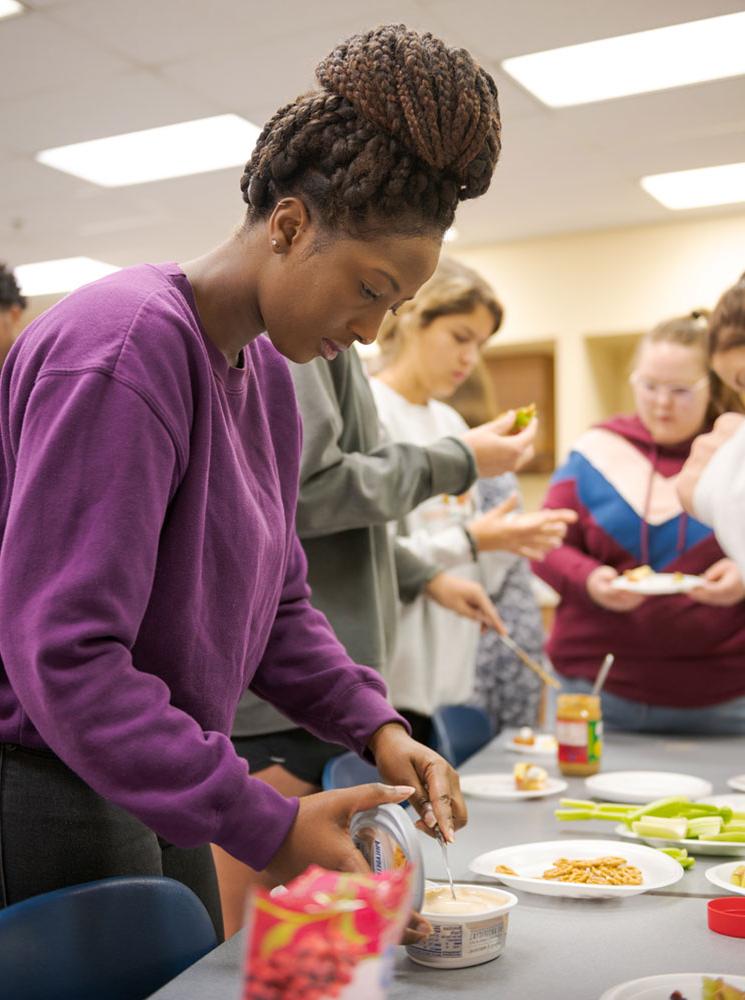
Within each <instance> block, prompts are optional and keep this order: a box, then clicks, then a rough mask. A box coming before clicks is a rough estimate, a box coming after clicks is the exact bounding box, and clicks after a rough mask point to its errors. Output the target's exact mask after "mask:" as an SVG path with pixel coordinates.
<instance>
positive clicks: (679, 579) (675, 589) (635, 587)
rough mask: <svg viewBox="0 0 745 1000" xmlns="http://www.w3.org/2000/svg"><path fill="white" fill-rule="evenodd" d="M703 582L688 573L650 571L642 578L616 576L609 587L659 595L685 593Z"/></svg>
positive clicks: (645, 594)
mask: <svg viewBox="0 0 745 1000" xmlns="http://www.w3.org/2000/svg"><path fill="white" fill-rule="evenodd" d="M703 582H704V581H703V580H702V578H701V577H700V576H691V575H690V574H689V573H683V574H678V573H652V575H651V576H645V577H644V579H642V580H629V578H628V577H627V576H623V575H622V576H617V577H616V578H615V580H613V582H612V583H611V587H613V589H614V590H627V591H628V592H629V593H631V594H644V596H645V597H661V596H663V595H665V594H687V593H688V591H689V590H693V589H694V588H695V587H700V586H701V584H702V583H703Z"/></svg>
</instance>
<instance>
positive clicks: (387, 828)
mask: <svg viewBox="0 0 745 1000" xmlns="http://www.w3.org/2000/svg"><path fill="white" fill-rule="evenodd" d="M349 834H350V836H351V838H352V841H353V842H354V846H355V847H356V848H357V849H358V850H359V851H361V852H362V855H363V856H364V858H365V860H366V861H367V863H368V864H369V865H370V868H371V869H372V871H374V872H382V871H386V870H387V869H396V868H401V867H403V866H404V865H406V864H409V865H411V866H412V868H413V875H412V900H411V901H412V905H413V907H414V909H415V910H419V909H420V908H421V905H422V900H423V899H424V865H423V862H422V849H421V847H420V846H419V841H418V839H417V831H416V828H415V827H414V824H413V823H412V822H411V819H410V817H409V814H408V813H407V812H406V810H405V809H402V808H401V806H398V805H390V804H385V805H381V806H378V807H377V808H376V809H368V810H367V812H360V813H355V814H354V816H353V817H352V821H351V823H350V824H349Z"/></svg>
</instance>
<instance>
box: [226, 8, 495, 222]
mask: <svg viewBox="0 0 745 1000" xmlns="http://www.w3.org/2000/svg"><path fill="white" fill-rule="evenodd" d="M316 78H317V81H318V84H319V89H317V90H314V91H312V92H311V93H308V94H305V95H302V96H300V97H298V98H297V99H296V100H294V101H292V102H291V103H290V104H287V105H285V106H284V107H282V108H280V109H279V111H277V112H276V114H275V115H274V116H273V117H272V118H271V119H270V120H269V121H268V122H267V124H266V125H265V126H264V128H263V130H262V132H261V134H260V136H259V138H258V141H257V143H256V146H255V148H254V150H253V153H252V155H251V159H250V160H249V161H248V163H247V164H246V168H245V171H244V173H243V177H242V178H241V189H242V191H243V198H244V200H245V201H246V203H247V204H248V214H247V224H248V225H251V224H252V223H253V222H255V221H257V220H260V219H265V218H267V217H268V216H269V215H270V214H271V212H272V209H273V208H274V206H275V205H276V204H277V202H278V201H279V200H280V199H281V198H283V197H287V196H289V195H296V196H298V197H301V198H303V200H304V201H305V202H306V205H307V207H308V210H309V212H310V213H311V215H313V214H314V213H315V217H316V218H317V219H318V220H319V221H320V223H321V224H322V226H323V227H325V228H326V229H329V230H332V229H342V230H343V231H345V232H347V233H349V234H350V235H353V236H359V237H362V236H365V235H372V234H373V233H375V232H379V231H387V232H395V233H397V234H400V235H420V234H429V233H436V234H438V235H442V234H443V233H444V232H445V230H446V229H448V228H449V227H450V226H451V225H452V222H453V217H454V215H455V209H456V208H457V206H458V204H459V202H461V201H465V200H466V199H469V198H476V197H478V196H479V195H481V194H483V193H484V192H485V191H486V190H487V188H488V187H489V183H490V181H491V177H492V173H493V171H494V167H495V166H496V163H497V160H498V158H499V152H500V148H501V141H500V130H501V123H500V117H499V103H498V99H497V88H496V85H495V83H494V81H493V80H492V78H491V76H489V74H488V73H486V72H485V71H484V70H483V69H481V68H480V66H479V65H478V64H477V63H476V62H475V60H474V59H473V57H472V56H471V55H470V53H468V52H467V51H466V50H465V49H456V48H449V47H448V46H446V45H445V43H444V42H442V41H440V40H439V39H438V38H435V37H434V36H433V35H431V34H418V33H417V32H415V31H409V30H408V29H407V28H406V27H405V26H404V25H400V24H399V25H384V26H382V27H379V28H375V29H373V30H372V31H368V32H366V33H364V34H360V35H354V36H352V37H351V38H349V39H347V40H346V41H345V42H342V44H341V45H338V46H337V47H336V48H335V49H334V50H333V52H331V53H330V54H329V55H328V56H327V57H326V58H325V59H322V60H321V62H320V63H319V64H318V66H317V68H316Z"/></svg>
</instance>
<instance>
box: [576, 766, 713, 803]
mask: <svg viewBox="0 0 745 1000" xmlns="http://www.w3.org/2000/svg"><path fill="white" fill-rule="evenodd" d="M585 787H586V788H587V791H588V792H589V793H590V794H591V795H592V797H593V798H595V799H602V800H603V801H604V802H633V803H638V804H639V805H642V806H643V805H646V803H647V802H652V801H654V799H664V798H668V796H670V797H672V796H676V797H680V798H688V799H700V798H701V797H702V796H703V795H710V794H711V782H709V781H704V779H703V778H697V777H695V775H693V774H676V773H675V772H674V771H606V772H604V773H603V774H593V776H592V777H591V778H585Z"/></svg>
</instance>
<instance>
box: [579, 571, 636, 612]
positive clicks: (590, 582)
mask: <svg viewBox="0 0 745 1000" xmlns="http://www.w3.org/2000/svg"><path fill="white" fill-rule="evenodd" d="M617 576H618V570H615V569H613V567H612V566H598V568H597V569H594V570H593V571H592V573H590V575H589V576H588V577H587V582H586V584H585V586H586V587H587V593H588V594H589V595H590V597H591V598H592V599H593V601H594V602H595V603H596V604H599V605H600V607H601V608H606V610H608V611H620V612H624V611H633V610H634V609H635V608H638V607H639V605H640V604H641V603H642V602H643V601H644V597H643V596H642V595H641V594H631V593H629V591H628V590H616V588H615V587H612V586H611V584H612V583H613V581H614V580H615V579H616V577H617Z"/></svg>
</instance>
